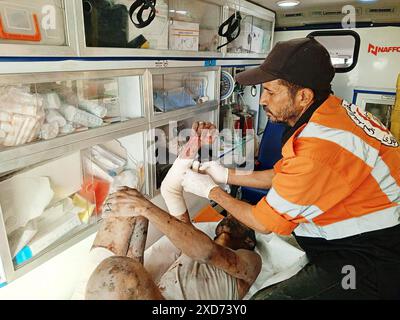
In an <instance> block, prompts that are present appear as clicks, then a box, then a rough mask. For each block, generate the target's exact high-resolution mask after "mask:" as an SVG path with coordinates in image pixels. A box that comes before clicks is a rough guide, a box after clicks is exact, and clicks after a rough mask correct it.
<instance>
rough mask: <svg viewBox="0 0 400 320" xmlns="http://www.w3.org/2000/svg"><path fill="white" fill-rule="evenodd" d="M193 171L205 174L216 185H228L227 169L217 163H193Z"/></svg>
mask: <svg viewBox="0 0 400 320" xmlns="http://www.w3.org/2000/svg"><path fill="white" fill-rule="evenodd" d="M193 170H194V171H199V172H205V173H207V174H208V175H209V176H211V178H213V180H214V181H215V182H216V183H218V184H221V183H223V184H227V183H228V177H229V169H228V168H225V167H224V166H222V165H221V164H220V163H219V162H218V161H209V162H202V163H199V162H198V161H195V162H194V163H193Z"/></svg>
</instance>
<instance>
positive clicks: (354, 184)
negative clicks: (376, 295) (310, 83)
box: [253, 96, 400, 240]
mask: <svg viewBox="0 0 400 320" xmlns="http://www.w3.org/2000/svg"><path fill="white" fill-rule="evenodd" d="M282 155H283V158H282V159H281V160H280V161H279V162H278V163H277V164H276V165H275V167H274V170H275V173H276V175H275V177H274V179H273V182H272V188H271V189H270V191H269V193H268V195H267V196H266V197H265V198H264V199H262V200H261V201H260V202H259V203H258V204H257V205H256V206H254V207H253V214H254V216H255V218H256V219H257V220H258V221H259V222H260V223H261V224H263V225H264V226H265V227H266V229H268V230H270V231H272V232H275V233H278V234H280V235H289V234H291V233H292V232H294V234H295V235H296V236H299V237H306V238H322V239H326V240H335V239H343V238H347V237H351V236H355V235H359V234H363V233H367V232H371V231H376V230H382V229H386V228H390V227H394V226H397V225H398V224H399V212H400V208H399V201H400V148H399V144H398V142H397V141H396V139H395V138H394V137H393V135H392V134H391V133H390V132H389V130H387V129H386V128H385V127H384V126H383V125H382V124H381V123H380V122H379V120H377V119H376V118H375V117H374V116H372V115H371V114H369V113H368V112H365V111H363V110H361V109H360V108H358V107H356V106H355V105H351V104H349V103H347V102H346V101H343V100H341V99H339V98H337V97H335V96H330V97H329V98H328V99H327V100H326V101H325V102H324V103H323V104H322V105H321V106H320V107H319V108H318V109H317V110H316V111H315V112H314V113H313V114H312V116H311V118H310V120H309V121H308V123H306V124H304V125H303V126H301V127H300V128H299V129H298V130H297V131H296V132H295V133H294V134H293V135H292V136H291V138H290V139H289V140H288V141H287V142H286V144H285V145H284V147H283V150H282Z"/></svg>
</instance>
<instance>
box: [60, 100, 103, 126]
mask: <svg viewBox="0 0 400 320" xmlns="http://www.w3.org/2000/svg"><path fill="white" fill-rule="evenodd" d="M60 110H61V113H62V114H63V115H64V117H65V119H67V120H68V121H70V122H72V123H76V124H79V125H81V126H84V127H88V128H95V127H100V126H101V125H102V124H103V119H101V118H99V117H97V116H95V115H93V114H91V113H89V112H86V111H83V110H80V109H78V108H76V107H74V106H69V105H64V106H62V107H61V109H60Z"/></svg>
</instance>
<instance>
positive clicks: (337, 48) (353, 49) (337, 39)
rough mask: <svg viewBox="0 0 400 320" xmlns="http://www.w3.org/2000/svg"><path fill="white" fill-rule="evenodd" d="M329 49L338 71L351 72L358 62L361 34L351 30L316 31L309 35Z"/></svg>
mask: <svg viewBox="0 0 400 320" xmlns="http://www.w3.org/2000/svg"><path fill="white" fill-rule="evenodd" d="M308 37H310V38H314V39H315V40H317V41H318V42H320V43H321V44H322V45H324V46H325V48H327V49H328V51H329V53H330V55H331V59H332V64H333V66H334V67H335V69H336V72H337V73H344V72H349V71H351V70H353V69H354V67H355V66H356V64H357V60H358V54H359V51H360V36H359V35H358V33H356V32H354V31H351V30H340V31H316V32H312V33H310V34H309V35H308Z"/></svg>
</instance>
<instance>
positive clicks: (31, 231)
mask: <svg viewBox="0 0 400 320" xmlns="http://www.w3.org/2000/svg"><path fill="white" fill-rule="evenodd" d="M144 139H145V133H144V132H143V133H135V134H130V135H127V136H124V137H122V138H118V139H112V140H109V141H104V143H101V144H98V145H95V146H92V147H90V148H87V149H83V150H80V151H78V152H75V153H72V154H70V155H67V156H65V157H62V158H58V159H55V160H51V161H48V162H45V163H41V164H39V165H35V166H33V167H29V168H26V169H24V170H22V171H18V172H15V173H13V174H12V175H8V176H3V177H2V178H1V182H0V190H1V192H0V209H1V211H2V218H3V222H4V225H5V229H6V233H7V237H8V243H9V247H10V253H11V258H12V261H13V264H14V268H15V269H19V268H22V267H23V266H25V265H26V264H29V263H30V262H32V261H34V260H35V259H37V258H39V257H40V256H42V255H44V254H46V253H48V252H51V251H52V250H53V249H55V248H57V247H58V246H59V245H61V244H64V243H65V242H66V241H68V240H71V239H72V238H74V237H75V236H78V235H79V234H80V233H82V232H83V231H85V230H87V229H89V228H91V227H92V226H94V225H96V224H97V223H98V222H99V221H100V220H101V219H102V216H103V213H104V212H105V211H107V204H106V199H107V197H108V196H109V195H110V194H111V193H113V192H115V191H116V190H117V188H119V187H121V186H128V187H131V188H136V189H138V190H141V191H142V192H144V193H146V179H145V178H146V159H145V140H144Z"/></svg>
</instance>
